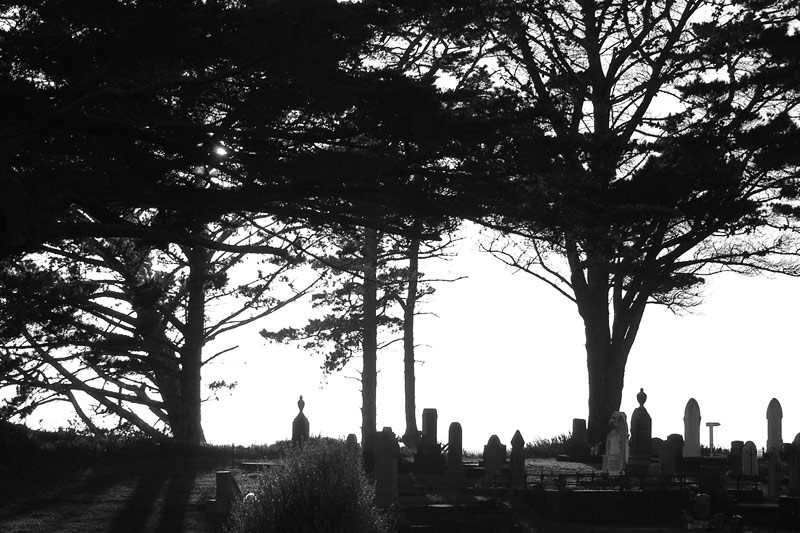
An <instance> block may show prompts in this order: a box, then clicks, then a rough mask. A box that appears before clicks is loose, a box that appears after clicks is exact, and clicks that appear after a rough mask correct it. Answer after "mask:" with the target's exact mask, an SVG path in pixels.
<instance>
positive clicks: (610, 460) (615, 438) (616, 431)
mask: <svg viewBox="0 0 800 533" xmlns="http://www.w3.org/2000/svg"><path fill="white" fill-rule="evenodd" d="M620 425H621V424H620V417H618V416H614V415H613V414H612V415H611V418H610V419H609V421H608V435H607V436H606V453H605V454H604V455H603V470H605V471H607V472H610V473H619V472H621V471H623V470H625V452H624V450H623V447H622V439H623V437H622V435H620V429H621V428H620ZM626 437H627V435H626ZM626 440H627V438H626Z"/></svg>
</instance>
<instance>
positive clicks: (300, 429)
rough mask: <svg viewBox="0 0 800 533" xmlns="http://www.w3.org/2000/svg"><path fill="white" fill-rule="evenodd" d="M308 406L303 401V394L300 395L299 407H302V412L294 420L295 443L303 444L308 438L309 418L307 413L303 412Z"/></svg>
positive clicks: (293, 438)
mask: <svg viewBox="0 0 800 533" xmlns="http://www.w3.org/2000/svg"><path fill="white" fill-rule="evenodd" d="M305 406H306V402H304V401H303V396H302V395H300V399H299V400H298V401H297V407H299V408H300V412H299V413H298V414H297V416H296V417H295V419H294V422H292V443H293V444H302V443H303V441H306V440H308V418H306V415H304V414H303V408H304V407H305Z"/></svg>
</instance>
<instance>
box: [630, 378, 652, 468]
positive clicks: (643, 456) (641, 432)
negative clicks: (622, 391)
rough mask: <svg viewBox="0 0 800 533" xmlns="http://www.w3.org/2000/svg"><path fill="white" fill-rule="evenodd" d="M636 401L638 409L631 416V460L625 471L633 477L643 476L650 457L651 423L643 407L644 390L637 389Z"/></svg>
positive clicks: (645, 397) (645, 399) (645, 395)
mask: <svg viewBox="0 0 800 533" xmlns="http://www.w3.org/2000/svg"><path fill="white" fill-rule="evenodd" d="M636 400H637V401H638V402H639V407H637V408H636V409H634V410H633V414H632V415H631V452H630V454H631V455H630V458H631V459H630V462H629V463H628V467H627V469H626V471H627V472H628V473H631V474H634V475H645V474H647V471H648V468H649V466H650V462H651V457H652V438H653V421H652V419H651V418H650V414H649V413H648V412H647V409H646V408H645V406H644V402H646V401H647V394H645V392H644V389H639V394H637V395H636Z"/></svg>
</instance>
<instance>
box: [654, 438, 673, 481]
mask: <svg viewBox="0 0 800 533" xmlns="http://www.w3.org/2000/svg"><path fill="white" fill-rule="evenodd" d="M658 462H659V464H661V475H662V476H674V475H675V471H676V465H675V446H674V445H673V444H672V442H671V441H670V440H669V439H667V440H665V441H664V442H662V443H661V447H660V449H659V450H658Z"/></svg>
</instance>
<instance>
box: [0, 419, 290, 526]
mask: <svg viewBox="0 0 800 533" xmlns="http://www.w3.org/2000/svg"><path fill="white" fill-rule="evenodd" d="M287 446H288V444H287V443H285V442H283V443H277V444H275V445H273V446H269V447H267V446H263V447H250V448H242V447H231V446H224V447H223V446H203V447H187V446H178V445H175V444H170V443H168V442H161V443H159V442H155V441H153V440H150V439H141V438H130V439H109V440H100V441H98V440H97V439H92V438H88V437H86V436H82V435H76V434H74V433H73V432H69V431H62V432H54V433H42V432H26V431H25V430H23V429H21V428H19V427H17V426H10V425H6V424H3V425H0V480H1V481H0V532H3V533H6V532H45V531H46V532H54V531H65V532H95V531H97V532H103V531H110V532H127V531H130V532H134V531H135V532H149V531H155V532H165V533H166V532H170V533H180V532H182V531H186V532H199V533H202V532H213V531H215V529H216V523H215V516H214V515H213V514H211V513H210V512H209V507H208V506H207V504H206V502H207V501H208V500H209V499H211V498H214V497H215V492H216V472H217V471H218V470H233V471H234V475H235V477H236V479H237V480H238V481H239V483H240V485H242V488H243V490H249V489H248V486H249V485H254V484H255V480H254V474H252V473H249V472H242V471H241V470H240V469H239V466H238V465H239V463H240V462H241V461H242V460H244V459H270V458H276V457H278V456H279V455H281V453H282V452H283V450H285V449H286V448H287ZM251 480H252V481H251Z"/></svg>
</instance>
